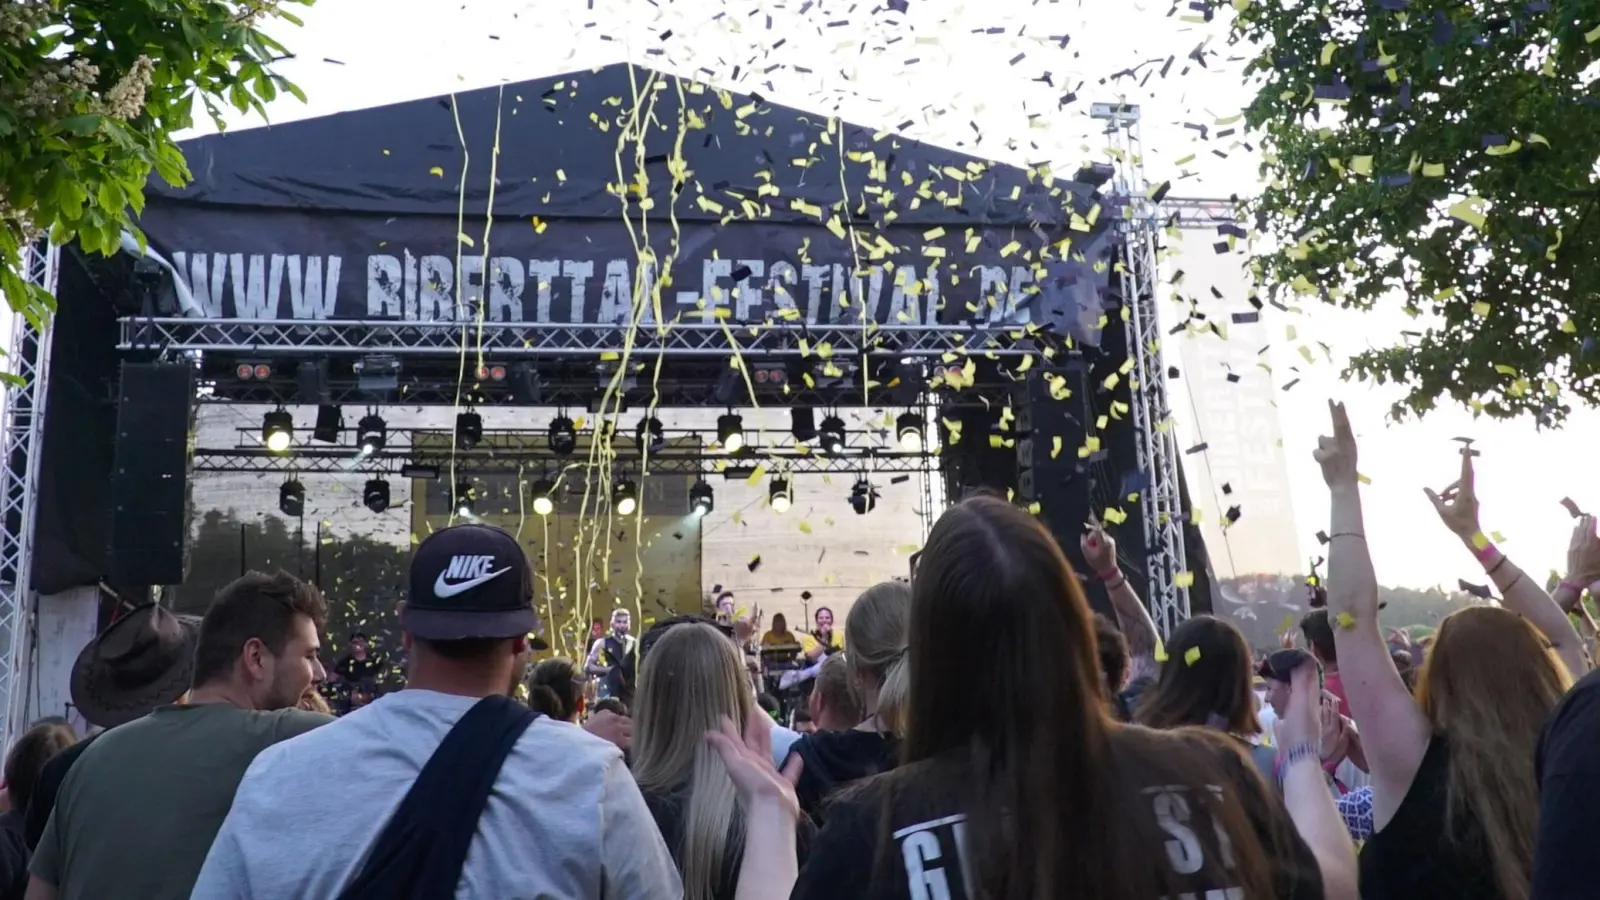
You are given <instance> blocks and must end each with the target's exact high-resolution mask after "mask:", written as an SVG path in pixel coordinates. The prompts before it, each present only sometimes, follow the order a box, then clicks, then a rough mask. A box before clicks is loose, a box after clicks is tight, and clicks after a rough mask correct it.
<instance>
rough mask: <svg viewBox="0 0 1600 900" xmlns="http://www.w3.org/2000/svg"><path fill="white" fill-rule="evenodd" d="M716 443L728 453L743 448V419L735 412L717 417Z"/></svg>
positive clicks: (736, 451)
mask: <svg viewBox="0 0 1600 900" xmlns="http://www.w3.org/2000/svg"><path fill="white" fill-rule="evenodd" d="M717 443H719V444H721V445H722V449H724V450H726V451H728V452H729V453H738V452H739V451H740V450H743V449H744V419H741V418H739V416H738V415H737V414H735V413H728V414H726V415H721V416H718V417H717Z"/></svg>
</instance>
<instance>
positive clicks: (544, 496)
mask: <svg viewBox="0 0 1600 900" xmlns="http://www.w3.org/2000/svg"><path fill="white" fill-rule="evenodd" d="M533 511H534V512H535V513H537V514H539V515H541V516H548V515H550V514H551V513H553V512H555V511H556V484H555V482H553V481H551V480H550V479H548V478H541V479H539V480H538V481H535V482H534V483H533Z"/></svg>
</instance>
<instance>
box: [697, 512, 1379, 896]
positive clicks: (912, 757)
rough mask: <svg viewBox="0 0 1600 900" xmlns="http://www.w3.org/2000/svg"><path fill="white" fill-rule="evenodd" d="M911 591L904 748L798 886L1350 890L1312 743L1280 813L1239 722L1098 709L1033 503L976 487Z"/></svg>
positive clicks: (808, 890) (1084, 605)
mask: <svg viewBox="0 0 1600 900" xmlns="http://www.w3.org/2000/svg"><path fill="white" fill-rule="evenodd" d="M912 591H913V596H912V600H911V612H910V631H909V634H908V640H907V647H908V651H907V664H908V666H909V670H910V671H909V676H910V677H909V680H908V695H907V703H906V715H905V729H906V731H905V743H904V746H903V748H902V754H901V764H900V765H899V766H898V767H897V768H895V769H893V770H891V771H889V772H887V773H886V774H883V775H880V776H878V777H876V778H873V779H869V780H867V781H865V782H863V783H862V784H860V785H859V786H857V787H855V788H854V789H853V790H850V791H848V792H846V793H844V794H842V795H841V796H840V797H839V798H838V799H837V800H835V801H834V803H833V804H832V805H831V806H830V807H829V810H828V818H827V822H826V824H825V825H824V826H823V828H822V831H821V832H820V833H819V834H818V836H817V839H816V841H815V842H814V843H813V844H812V846H811V853H810V856H809V858H808V860H807V862H806V865H805V866H804V867H803V868H802V869H801V872H800V877H799V881H798V882H797V884H796V885H795V887H794V891H793V897H794V898H795V900H855V898H874V900H876V898H884V900H888V898H904V897H907V896H912V897H940V898H949V900H977V898H1058V897H1062V898H1065V897H1096V898H1118V900H1154V898H1159V897H1191V896H1192V897H1211V896H1217V897H1221V896H1224V895H1226V896H1230V897H1232V896H1239V897H1244V898H1250V900H1258V898H1289V897H1293V898H1317V897H1324V896H1326V897H1330V898H1338V900H1354V897H1355V890H1354V888H1355V885H1354V867H1355V860H1354V854H1353V851H1352V849H1351V847H1350V842H1349V839H1348V837H1347V836H1346V835H1345V833H1344V829H1343V827H1342V825H1341V824H1340V823H1339V820H1338V816H1337V813H1336V812H1335V811H1334V809H1333V799H1332V797H1331V796H1329V794H1328V791H1327V788H1326V786H1325V785H1324V784H1323V783H1322V781H1321V773H1320V771H1319V770H1318V769H1317V767H1316V766H1315V764H1314V762H1312V763H1310V765H1309V768H1307V765H1306V764H1305V763H1303V761H1302V760H1301V758H1300V757H1299V756H1296V757H1294V758H1293V760H1292V761H1291V762H1290V763H1289V767H1290V769H1291V770H1293V771H1294V772H1296V773H1303V774H1296V775H1295V778H1294V784H1293V786H1292V788H1293V789H1292V790H1290V791H1288V792H1286V800H1287V801H1288V803H1289V808H1290V810H1291V813H1292V814H1295V813H1294V811H1295V810H1296V807H1297V806H1300V805H1301V804H1302V802H1308V803H1309V804H1310V805H1308V806H1304V807H1303V808H1302V809H1301V810H1300V814H1304V816H1305V818H1304V821H1303V823H1302V821H1301V819H1300V818H1299V814H1296V818H1295V820H1294V825H1291V822H1290V820H1289V818H1287V817H1285V815H1284V810H1283V807H1282V806H1281V805H1279V804H1278V803H1277V802H1276V801H1275V800H1274V799H1273V797H1272V795H1271V793H1270V791H1269V790H1268V789H1267V787H1266V786H1265V784H1263V783H1262V781H1261V780H1260V779H1259V778H1256V777H1254V776H1253V770H1252V768H1251V767H1250V764H1249V762H1248V761H1247V760H1246V758H1245V757H1244V755H1243V752H1242V749H1241V747H1240V745H1239V743H1238V742H1237V741H1235V740H1233V739H1231V738H1228V737H1226V736H1223V735H1221V734H1218V733H1217V732H1216V731H1213V730H1208V729H1195V728H1189V729H1175V730H1172V731H1156V730H1151V729H1146V728H1137V727H1130V726H1124V725H1121V724H1119V723H1117V722H1116V721H1115V720H1114V719H1112V717H1111V716H1110V715H1109V713H1108V711H1107V709H1106V703H1105V694H1104V689H1103V687H1102V675H1101V671H1100V665H1099V660H1098V656H1097V654H1096V653H1095V632H1094V620H1093V617H1092V615H1091V613H1090V611H1089V604H1088V601H1087V600H1086V599H1085V597H1084V594H1083V588H1082V587H1081V586H1080V584H1079V581H1078V577H1077V575H1076V574H1075V573H1074V572H1073V571H1072V569H1071V567H1070V566H1069V565H1068V563H1067V561H1066V558H1065V557H1064V556H1063V555H1062V553H1061V550H1060V548H1059V547H1057V545H1056V543H1055V541H1054V540H1052V539H1051V537H1050V535H1049V533H1048V532H1046V531H1045V530H1044V527H1043V526H1042V525H1041V524H1040V523H1039V521H1038V520H1037V519H1035V518H1034V517H1032V516H1030V515H1028V514H1027V513H1026V512H1024V511H1022V510H1020V509H1017V508H1016V507H1014V506H1012V505H1011V504H1009V503H1006V502H1005V501H1004V500H1001V499H998V498H994V497H987V496H978V497H972V498H968V499H966V500H964V501H962V502H961V503H959V504H958V505H956V506H954V507H952V508H950V509H948V510H946V511H945V513H944V515H943V516H941V517H940V519H939V521H938V522H937V523H936V524H935V525H934V527H933V530H932V532H931V534H930V535H929V537H928V541H927V544H926V545H925V548H924V550H923V556H922V558H921V561H920V563H919V565H918V567H917V570H916V573H915V574H914V576H913V578H912ZM851 617H852V618H854V613H853V612H852V614H851ZM850 647H851V649H850V652H851V653H854V652H855V647H856V644H855V642H854V638H853V636H852V640H851V644H850ZM1175 659H1179V660H1181V657H1175ZM1245 660H1246V672H1248V654H1246V656H1245ZM1308 715H1309V718H1308ZM1294 719H1295V726H1296V727H1295V728H1294V729H1293V730H1291V731H1290V732H1289V733H1288V734H1287V735H1286V736H1287V737H1290V738H1292V739H1294V740H1295V741H1296V743H1297V744H1298V742H1299V741H1301V740H1303V738H1304V737H1305V736H1306V735H1308V734H1309V735H1314V734H1315V732H1316V725H1315V712H1314V711H1311V712H1309V714H1308V713H1304V712H1302V711H1300V710H1298V709H1297V710H1296V714H1295V717H1294ZM717 740H718V744H719V746H725V745H726V744H727V743H729V742H728V741H726V740H724V739H721V738H719V739H717ZM750 756H751V757H752V758H753V757H754V756H755V754H751V755H750ZM1307 776H1309V777H1310V779H1311V785H1312V787H1313V790H1312V791H1311V792H1309V793H1307V792H1305V791H1304V790H1303V787H1304V784H1303V782H1304V779H1305V777H1307ZM756 783H757V779H751V784H752V785H755V784H756ZM767 783H768V784H769V785H770V784H771V779H770V778H769V779H768V782H767ZM768 793H769V794H771V795H772V796H775V797H776V796H781V793H782V792H781V790H780V789H778V788H777V787H776V785H772V786H771V787H769V789H768ZM1296 826H1298V830H1299V831H1300V832H1301V833H1305V832H1308V831H1309V832H1310V833H1311V835H1312V837H1315V840H1314V841H1313V840H1312V837H1307V838H1306V839H1305V840H1302V839H1301V838H1300V837H1298V836H1297V827H1296ZM1328 834H1332V836H1333V837H1334V838H1336V839H1337V841H1339V842H1342V844H1340V843H1334V842H1331V841H1329V840H1328V839H1327V835H1328ZM1308 844H1311V845H1313V846H1316V847H1322V848H1323V849H1322V850H1310V849H1308ZM769 846H771V845H769ZM1324 854H1326V856H1324ZM1319 872H1320V876H1321V877H1319Z"/></svg>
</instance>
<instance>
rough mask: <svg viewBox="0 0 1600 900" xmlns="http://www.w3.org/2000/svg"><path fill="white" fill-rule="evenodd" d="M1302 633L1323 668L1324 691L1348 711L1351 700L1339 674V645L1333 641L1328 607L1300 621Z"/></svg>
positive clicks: (1316, 610) (1315, 610)
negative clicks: (1336, 698) (1336, 699)
mask: <svg viewBox="0 0 1600 900" xmlns="http://www.w3.org/2000/svg"><path fill="white" fill-rule="evenodd" d="M1300 633H1301V634H1303V635H1305V638H1306V646H1307V647H1310V648H1311V655H1312V656H1315V657H1316V658H1317V662H1318V663H1319V664H1320V665H1321V666H1322V684H1323V689H1324V690H1326V691H1328V692H1329V693H1331V694H1333V695H1334V696H1335V697H1338V698H1339V708H1340V709H1341V710H1346V711H1348V710H1349V709H1350V698H1349V697H1348V696H1346V695H1345V690H1344V676H1342V675H1340V674H1339V644H1338V642H1337V641H1335V640H1334V639H1333V625H1332V623H1330V622H1329V620H1328V610H1327V608H1326V607H1323V608H1321V609H1313V610H1311V611H1310V612H1308V613H1306V614H1305V616H1304V617H1303V618H1301V620H1300Z"/></svg>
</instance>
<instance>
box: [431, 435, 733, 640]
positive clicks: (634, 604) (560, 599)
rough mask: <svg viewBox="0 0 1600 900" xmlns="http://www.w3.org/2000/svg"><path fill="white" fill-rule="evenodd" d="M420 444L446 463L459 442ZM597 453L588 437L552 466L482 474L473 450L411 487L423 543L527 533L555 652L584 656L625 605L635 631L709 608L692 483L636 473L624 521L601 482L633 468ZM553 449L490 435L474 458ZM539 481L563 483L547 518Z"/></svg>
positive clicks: (689, 445) (691, 449)
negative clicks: (467, 494) (536, 502)
mask: <svg viewBox="0 0 1600 900" xmlns="http://www.w3.org/2000/svg"><path fill="white" fill-rule="evenodd" d="M414 441H415V446H416V447H417V449H419V450H427V451H429V454H428V455H429V456H430V457H434V456H436V455H437V456H444V457H448V456H449V455H450V450H451V447H452V445H453V441H454V436H453V435H452V434H450V433H448V432H440V433H419V434H417V435H416V436H415V438H414ZM592 449H594V450H596V451H601V448H592V444H591V443H590V440H589V437H588V436H587V435H586V434H584V433H583V432H580V433H579V438H578V446H577V449H576V450H575V451H574V452H573V453H572V454H571V455H570V456H567V457H562V458H559V459H556V460H553V461H552V462H551V463H550V464H549V465H546V466H538V465H534V466H530V467H528V468H525V469H524V470H523V471H522V472H521V473H518V474H513V473H507V474H481V472H479V471H478V470H474V468H473V466H472V462H471V457H469V456H467V455H465V454H463V455H461V456H460V457H458V460H459V461H458V463H457V466H458V471H456V472H452V471H451V468H450V467H448V466H446V467H444V469H443V470H442V471H441V472H440V475H439V477H438V478H417V479H413V481H412V491H411V497H412V510H411V521H412V529H413V532H414V534H415V536H416V538H417V540H421V539H422V538H424V537H426V536H427V535H429V534H431V533H432V532H433V531H436V530H438V529H440V528H443V527H445V526H447V525H450V524H460V523H461V522H474V521H475V522H483V523H485V524H489V525H496V526H499V527H501V528H504V529H506V530H507V531H509V532H511V533H512V534H514V535H516V536H517V540H518V541H519V542H520V543H521V544H522V546H523V548H524V549H525V550H526V551H527V553H528V559H529V561H530V562H531V563H532V564H533V583H534V593H535V602H536V603H537V605H538V609H539V616H540V618H541V619H543V620H544V623H545V638H546V640H548V641H549V643H550V647H551V650H550V652H551V654H554V655H567V656H573V655H581V654H582V653H583V651H584V649H585V635H587V634H588V631H589V624H590V621H591V620H593V619H597V618H598V619H604V618H607V617H609V616H610V614H611V611H612V610H613V609H615V608H619V607H620V608H623V609H627V610H629V611H631V612H632V613H633V614H634V620H635V633H641V634H642V633H643V629H644V627H645V626H646V625H648V623H650V622H653V621H655V620H657V619H663V618H667V617H670V616H675V615H684V614H690V613H699V612H700V611H701V608H702V606H703V602H704V601H703V598H702V596H701V588H700V581H701V578H700V555H701V550H700V540H701V529H700V519H699V518H698V517H696V516H693V515H690V513H689V487H690V486H691V485H692V484H693V483H694V476H692V475H676V474H660V475H648V476H645V477H640V476H639V474H638V473H637V472H628V473H627V474H626V477H628V478H630V479H632V480H633V481H635V482H636V483H637V484H638V489H639V495H638V498H639V506H640V512H639V513H635V514H633V515H628V516H623V515H618V514H617V513H616V512H615V511H614V510H613V509H612V506H611V503H610V497H609V494H608V489H609V484H603V483H602V481H601V478H600V475H599V473H600V472H602V471H605V470H610V471H612V472H613V473H614V474H613V478H614V479H615V478H621V477H623V470H622V469H620V468H618V469H612V468H611V467H610V464H609V463H607V462H605V461H604V460H603V459H601V458H599V457H598V456H597V457H596V458H594V459H591V455H590V454H591V450H592ZM547 451H548V444H547V441H546V439H545V438H544V437H543V436H536V435H530V434H514V435H512V434H485V435H484V437H483V440H482V441H481V442H480V443H479V444H478V447H477V448H476V449H475V451H474V453H475V454H484V453H515V454H517V455H519V456H520V455H527V454H530V453H535V452H538V453H541V454H544V453H547ZM602 452H603V451H602ZM675 452H676V453H686V452H688V453H693V454H696V455H698V453H699V452H700V445H699V443H698V440H697V439H695V438H693V437H681V438H672V439H670V440H669V442H668V445H667V447H666V449H664V450H663V451H662V452H661V454H660V456H661V457H667V456H670V455H672V454H673V453H675ZM478 458H480V459H481V456H479V457H478ZM468 473H471V474H468ZM540 479H550V480H551V481H554V482H556V485H557V488H558V490H557V492H556V495H555V497H556V503H555V509H554V510H553V511H552V512H551V514H550V515H548V516H540V515H538V514H536V513H535V512H534V510H533V501H532V495H531V493H530V492H531V489H532V488H533V485H534V483H535V482H537V481H539V480H540ZM462 481H464V482H466V483H467V484H469V485H470V486H471V496H472V509H471V512H470V513H469V514H467V515H462V514H460V513H459V512H458V511H457V509H456V507H455V500H456V498H455V487H454V486H455V485H456V484H457V483H458V482H462ZM640 513H642V515H641V514H640Z"/></svg>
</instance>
